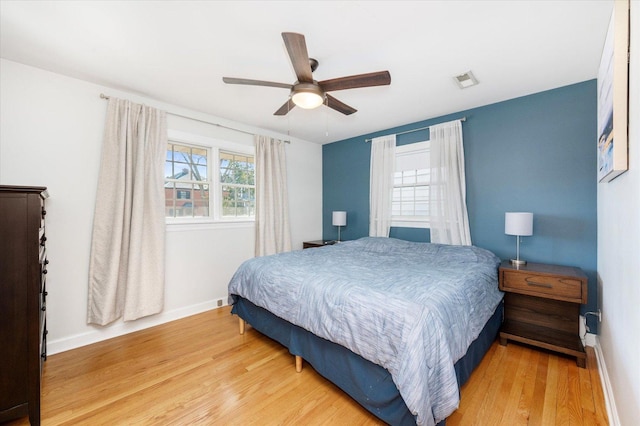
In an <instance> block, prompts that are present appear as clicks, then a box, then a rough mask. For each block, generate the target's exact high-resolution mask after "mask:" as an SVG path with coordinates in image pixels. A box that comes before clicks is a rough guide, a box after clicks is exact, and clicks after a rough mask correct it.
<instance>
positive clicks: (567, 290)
mask: <svg viewBox="0 0 640 426" xmlns="http://www.w3.org/2000/svg"><path fill="white" fill-rule="evenodd" d="M503 274H504V275H503V277H502V282H501V287H502V289H503V290H508V291H513V292H516V293H522V294H529V295H532V296H545V297H552V298H557V299H560V300H576V301H581V300H582V297H583V294H582V281H580V280H578V279H574V278H570V277H561V276H553V275H541V274H528V273H526V272H524V271H518V272H516V271H503Z"/></svg>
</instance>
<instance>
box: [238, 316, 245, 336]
mask: <svg viewBox="0 0 640 426" xmlns="http://www.w3.org/2000/svg"><path fill="white" fill-rule="evenodd" d="M245 324H246V323H245V322H244V320H243V319H242V318H240V317H238V325H239V326H240V334H244V328H245Z"/></svg>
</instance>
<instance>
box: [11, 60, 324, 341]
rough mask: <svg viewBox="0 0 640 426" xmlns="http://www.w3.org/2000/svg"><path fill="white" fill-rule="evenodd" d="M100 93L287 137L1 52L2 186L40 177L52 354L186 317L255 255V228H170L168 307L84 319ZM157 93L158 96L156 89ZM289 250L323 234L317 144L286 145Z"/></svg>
mask: <svg viewBox="0 0 640 426" xmlns="http://www.w3.org/2000/svg"><path fill="white" fill-rule="evenodd" d="M100 93H105V94H108V95H113V96H116V97H122V98H127V99H130V100H132V101H135V102H141V103H145V104H147V105H151V106H155V107H158V108H161V109H164V110H166V111H169V112H174V113H178V114H183V115H188V116H192V117H195V118H200V119H205V120H211V121H213V122H216V123H220V124H223V125H229V126H231V127H234V128H240V129H242V130H246V131H248V132H252V133H253V132H255V133H262V134H267V135H271V136H275V137H278V138H285V135H280V134H275V133H273V132H269V131H266V130H261V129H256V128H253V127H250V126H246V125H242V124H240V123H232V122H229V121H227V120H224V119H221V118H218V117H211V116H207V115H204V114H202V113H198V112H195V111H189V110H186V109H184V108H181V107H179V106H176V105H167V104H164V103H161V102H157V101H154V100H153V99H151V98H146V97H141V96H138V95H135V94H133V93H126V92H122V91H118V90H115V89H112V88H107V87H103V86H98V85H94V84H91V83H87V82H84V81H81V80H76V79H72V78H68V77H65V76H62V75H58V74H54V73H50V72H47V71H43V70H40V69H37V68H33V67H29V66H25V65H21V64H18V63H15V62H11V61H6V60H4V59H2V60H0V184H3V185H41V186H46V187H48V189H49V193H50V195H51V198H49V199H48V200H47V212H48V214H47V224H46V226H47V235H48V241H47V244H48V247H47V250H48V257H49V259H50V261H51V263H50V265H49V274H48V275H47V285H48V291H49V297H48V299H47V328H48V329H49V344H48V348H49V353H55V352H59V351H63V350H67V349H71V348H73V347H77V346H81V345H84V344H87V343H91V342H94V341H99V340H103V339H106V338H110V337H113V336H116V335H119V334H123V333H127V332H131V331H134V330H137V329H141V328H145V327H149V326H152V325H156V324H159V323H162V322H166V321H169V320H172V319H175V318H179V317H182V316H186V315H191V314H194V313H197V312H201V311H204V310H207V309H211V308H213V307H215V306H216V302H217V300H219V299H222V300H223V301H224V303H225V304H226V302H227V284H228V282H229V279H230V278H231V275H232V274H233V272H235V270H236V268H237V267H238V266H239V264H240V263H241V262H242V261H244V260H245V259H248V258H250V257H252V256H253V250H254V227H253V225H252V224H250V225H246V224H245V225H244V226H243V225H238V226H237V227H232V228H228V227H225V228H222V227H211V226H209V227H201V226H199V227H197V228H195V229H193V228H192V229H185V227H172V226H170V227H168V231H167V248H166V253H167V262H166V295H165V309H164V312H163V313H161V314H159V315H154V316H151V317H148V318H144V319H141V320H138V321H133V322H128V323H123V322H116V323H114V324H112V325H110V326H107V327H97V326H91V325H87V324H86V310H87V302H86V301H87V276H88V267H89V266H88V265H89V250H90V242H91V227H92V220H93V208H94V204H95V198H96V185H97V178H98V165H99V163H100V152H101V145H102V133H103V128H104V117H105V113H106V107H107V102H106V101H105V100H102V99H100V97H99V95H100ZM158 95H161V94H158ZM168 127H169V129H173V130H179V131H183V132H188V133H192V134H197V135H201V136H208V137H214V138H219V139H224V140H229V141H232V142H237V143H242V144H252V137H251V136H250V135H247V134H243V133H240V132H235V131H231V130H226V129H223V128H220V127H217V126H214V125H209V124H204V123H201V122H197V121H193V120H189V119H184V118H179V117H176V116H174V115H171V114H170V115H168ZM286 152H287V162H288V177H289V198H290V215H291V226H292V229H291V234H292V240H293V241H292V243H293V247H294V249H296V248H302V241H304V240H309V239H318V238H321V235H322V147H321V146H320V145H317V144H313V143H310V142H307V141H302V140H296V139H293V140H292V143H291V144H290V145H287V147H286Z"/></svg>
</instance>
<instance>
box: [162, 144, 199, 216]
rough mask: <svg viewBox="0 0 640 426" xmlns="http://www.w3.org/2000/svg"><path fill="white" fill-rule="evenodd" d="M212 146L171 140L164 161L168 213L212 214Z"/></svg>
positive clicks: (165, 195)
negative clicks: (210, 195) (199, 145)
mask: <svg viewBox="0 0 640 426" xmlns="http://www.w3.org/2000/svg"><path fill="white" fill-rule="evenodd" d="M210 158H211V153H210V150H209V149H207V148H205V147H195V146H188V145H183V144H178V143H174V142H169V143H168V144H167V157H166V159H165V163H164V176H165V185H164V197H165V216H166V217H207V216H209V215H210V213H209V212H210V211H211V206H210V202H209V199H210V197H209V191H210V188H211V181H210V179H209V163H210V161H209V159H210Z"/></svg>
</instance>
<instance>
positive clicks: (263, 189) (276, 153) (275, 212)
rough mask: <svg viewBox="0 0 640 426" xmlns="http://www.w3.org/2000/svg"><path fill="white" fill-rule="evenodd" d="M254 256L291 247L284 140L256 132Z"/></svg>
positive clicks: (274, 252)
mask: <svg viewBox="0 0 640 426" xmlns="http://www.w3.org/2000/svg"><path fill="white" fill-rule="evenodd" d="M254 140H255V145H256V240H255V254H256V256H268V255H270V254H276V253H282V252H285V251H291V233H290V232H291V231H290V229H289V198H288V195H287V161H286V153H285V150H284V142H283V141H281V140H278V139H273V138H269V137H266V136H259V135H256V136H255V137H254Z"/></svg>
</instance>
